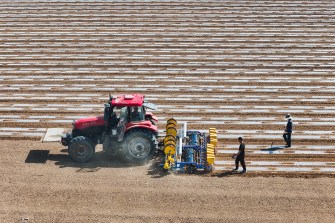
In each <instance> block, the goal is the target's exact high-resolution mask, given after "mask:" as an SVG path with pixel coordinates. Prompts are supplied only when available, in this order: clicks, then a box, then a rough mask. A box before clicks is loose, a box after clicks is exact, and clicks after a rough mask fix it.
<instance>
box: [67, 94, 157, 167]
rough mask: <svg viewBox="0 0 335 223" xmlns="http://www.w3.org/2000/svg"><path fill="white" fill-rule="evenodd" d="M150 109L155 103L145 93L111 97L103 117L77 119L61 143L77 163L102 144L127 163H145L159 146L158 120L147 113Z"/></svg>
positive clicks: (106, 150)
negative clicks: (146, 98) (146, 99)
mask: <svg viewBox="0 0 335 223" xmlns="http://www.w3.org/2000/svg"><path fill="white" fill-rule="evenodd" d="M148 108H149V109H153V110H155V109H156V105H154V104H152V103H148V102H146V101H145V100H144V95H142V94H131V95H118V96H114V97H111V96H110V99H109V101H108V103H106V104H105V111H104V115H103V116H97V117H89V118H83V119H79V120H76V121H74V122H73V123H72V125H73V129H72V132H71V133H67V134H65V135H63V136H62V138H61V143H62V144H63V145H64V146H67V147H68V152H69V155H70V157H71V158H72V159H73V160H74V161H76V162H81V163H83V162H87V161H89V160H91V159H92V158H93V156H94V153H95V147H96V145H97V144H102V145H103V151H105V152H108V153H109V154H111V155H114V156H115V155H118V156H119V157H120V158H122V159H124V160H125V161H126V162H132V163H144V162H146V161H148V160H149V159H151V158H152V157H153V155H154V154H155V152H156V150H157V147H158V146H157V144H158V143H157V137H158V128H157V121H158V120H157V118H156V117H155V116H154V115H153V114H152V113H150V112H146V110H147V109H148Z"/></svg>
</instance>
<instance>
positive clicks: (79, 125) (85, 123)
mask: <svg viewBox="0 0 335 223" xmlns="http://www.w3.org/2000/svg"><path fill="white" fill-rule="evenodd" d="M73 125H74V129H84V128H87V127H93V126H101V125H104V117H103V116H96V117H87V118H82V119H78V120H76V121H74V123H73Z"/></svg>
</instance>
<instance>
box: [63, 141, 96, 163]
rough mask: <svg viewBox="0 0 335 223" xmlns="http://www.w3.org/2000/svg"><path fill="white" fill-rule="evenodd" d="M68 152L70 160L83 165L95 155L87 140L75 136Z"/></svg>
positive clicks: (91, 144)
mask: <svg viewBox="0 0 335 223" xmlns="http://www.w3.org/2000/svg"><path fill="white" fill-rule="evenodd" d="M68 152H69V155H70V157H71V159H72V160H74V161H75V162H78V163H85V162H88V161H89V160H91V159H92V158H93V156H94V153H95V146H94V145H93V143H92V142H91V140H90V139H89V138H86V137H84V136H77V137H75V138H73V139H72V140H71V143H70V145H69V147H68Z"/></svg>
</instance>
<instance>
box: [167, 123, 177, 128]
mask: <svg viewBox="0 0 335 223" xmlns="http://www.w3.org/2000/svg"><path fill="white" fill-rule="evenodd" d="M171 127H172V128H176V125H175V124H173V123H169V124H167V125H166V127H165V129H168V128H171Z"/></svg>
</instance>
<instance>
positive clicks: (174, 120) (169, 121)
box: [166, 118, 177, 126]
mask: <svg viewBox="0 0 335 223" xmlns="http://www.w3.org/2000/svg"><path fill="white" fill-rule="evenodd" d="M166 123H167V124H170V123H173V124H174V125H175V126H176V125H177V121H176V119H174V118H170V119H168V120H167V122H166Z"/></svg>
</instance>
